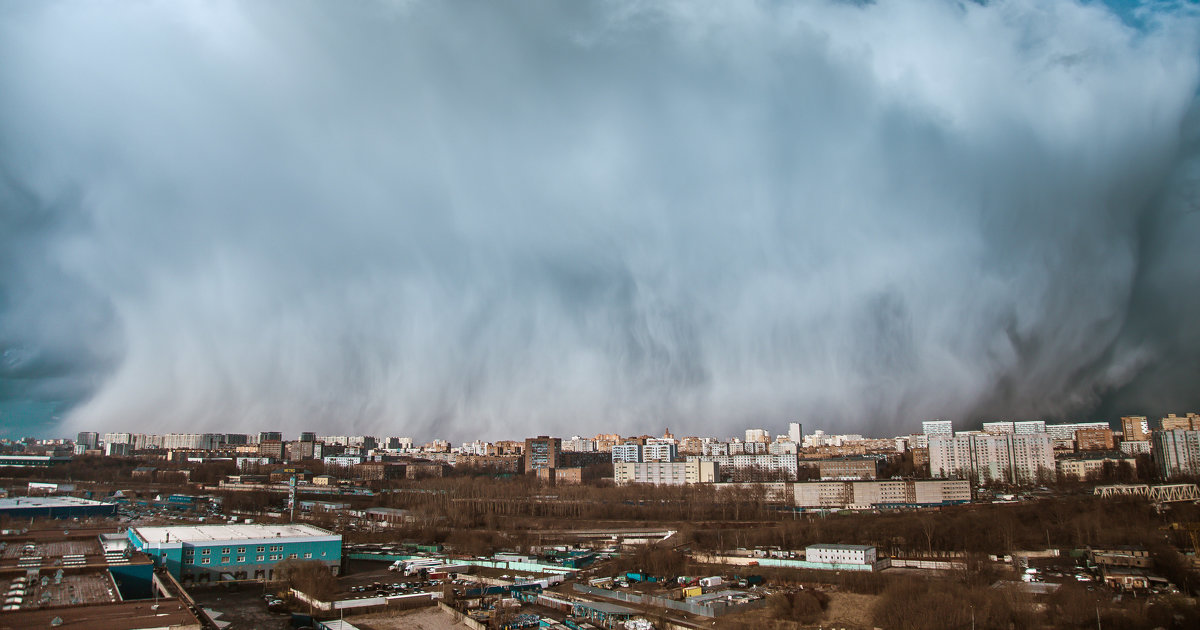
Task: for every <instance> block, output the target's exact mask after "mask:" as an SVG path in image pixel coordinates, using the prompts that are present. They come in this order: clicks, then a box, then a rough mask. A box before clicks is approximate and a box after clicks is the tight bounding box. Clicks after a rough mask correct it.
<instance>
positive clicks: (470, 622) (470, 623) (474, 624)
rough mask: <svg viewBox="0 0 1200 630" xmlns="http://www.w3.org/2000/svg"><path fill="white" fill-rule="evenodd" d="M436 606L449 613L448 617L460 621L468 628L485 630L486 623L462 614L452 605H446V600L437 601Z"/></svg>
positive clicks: (456, 621)
mask: <svg viewBox="0 0 1200 630" xmlns="http://www.w3.org/2000/svg"><path fill="white" fill-rule="evenodd" d="M438 608H441V609H442V612H444V613H446V614H448V615H450V617H451V618H453V619H454V622H455V623H461V624H463V625H464V626H467V627H468V628H473V629H474V630H487V626H486V625H484V624H482V623H479V622H478V621H475V620H474V619H472V618H470V617H468V616H466V615H464V614H462V613H461V612H459V611H457V610H455V609H454V608H453V607H452V606H448V605H447V604H446V602H438Z"/></svg>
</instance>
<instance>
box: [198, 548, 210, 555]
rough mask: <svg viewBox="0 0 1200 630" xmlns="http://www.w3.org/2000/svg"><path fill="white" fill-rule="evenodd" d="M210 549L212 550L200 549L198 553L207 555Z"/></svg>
mask: <svg viewBox="0 0 1200 630" xmlns="http://www.w3.org/2000/svg"><path fill="white" fill-rule="evenodd" d="M211 551H212V549H205V550H204V551H201V552H200V554H201V555H205V556H207V555H208V554H209V552H211Z"/></svg>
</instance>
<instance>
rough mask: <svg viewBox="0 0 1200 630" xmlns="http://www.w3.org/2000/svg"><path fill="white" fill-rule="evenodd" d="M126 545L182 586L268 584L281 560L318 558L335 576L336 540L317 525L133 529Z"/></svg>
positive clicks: (338, 540) (338, 543)
mask: <svg viewBox="0 0 1200 630" xmlns="http://www.w3.org/2000/svg"><path fill="white" fill-rule="evenodd" d="M128 536H129V541H130V542H131V543H132V544H133V547H134V548H135V549H137V550H139V551H143V552H145V553H147V554H148V555H149V556H150V557H151V558H153V559H154V561H155V564H156V565H157V566H160V567H165V568H166V569H167V570H168V571H170V572H171V574H172V575H174V576H175V577H176V578H178V579H180V580H181V581H183V582H185V583H186V582H190V581H196V582H216V581H225V580H270V579H272V578H273V577H274V575H275V565H276V564H278V563H279V562H281V561H283V560H289V559H303V560H318V561H321V562H323V563H325V564H326V565H327V566H329V567H330V569H332V570H333V572H334V573H335V574H336V573H337V572H338V570H339V568H340V566H341V561H342V537H341V535H338V534H333V533H331V532H328V531H325V530H323V529H321V528H319V527H314V526H312V525H302V524H290V525H289V524H283V525H191V526H178V527H133V528H130V530H129V532H128Z"/></svg>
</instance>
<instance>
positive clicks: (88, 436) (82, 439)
mask: <svg viewBox="0 0 1200 630" xmlns="http://www.w3.org/2000/svg"><path fill="white" fill-rule="evenodd" d="M75 443H76V444H82V445H83V446H84V448H86V449H88V450H95V449H97V448H99V446H100V434H99V433H96V432H95V431H82V432H80V434H79V435H77V436H75Z"/></svg>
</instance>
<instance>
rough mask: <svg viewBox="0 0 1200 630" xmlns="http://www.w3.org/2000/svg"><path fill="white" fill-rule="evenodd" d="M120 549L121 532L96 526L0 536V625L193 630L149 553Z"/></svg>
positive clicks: (196, 624)
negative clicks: (1, 593) (1, 596)
mask: <svg viewBox="0 0 1200 630" xmlns="http://www.w3.org/2000/svg"><path fill="white" fill-rule="evenodd" d="M128 547H129V545H128V541H127V540H126V539H125V537H124V536H122V535H121V534H117V533H111V532H109V531H108V530H97V529H72V530H69V531H65V532H64V531H63V529H61V528H58V527H56V528H54V529H49V530H32V531H25V532H22V533H20V534H14V535H5V536H0V549H2V550H3V553H0V588H2V589H4V590H5V592H7V593H8V596H7V598H6V604H5V612H4V613H3V614H2V615H0V630H8V629H9V628H13V629H16V628H22V629H23V628H51V627H63V628H85V627H86V628H94V629H100V628H103V629H105V630H108V629H112V630H145V629H147V628H168V627H169V628H173V629H178V630H185V629H186V630H192V629H195V630H201V628H203V626H202V625H201V622H200V620H199V619H198V618H197V617H196V615H195V614H194V613H193V612H192V611H191V610H190V609H189V607H188V605H187V604H186V603H185V602H183V601H182V600H181V599H180V598H179V593H178V592H175V591H172V590H171V588H170V585H168V584H164V583H163V582H161V581H159V580H158V579H157V578H156V576H155V575H154V563H153V562H152V561H151V560H150V558H148V557H147V556H146V555H145V554H141V553H137V552H134V551H132V550H130V549H129V548H128ZM56 619H57V621H55V620H56Z"/></svg>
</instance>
